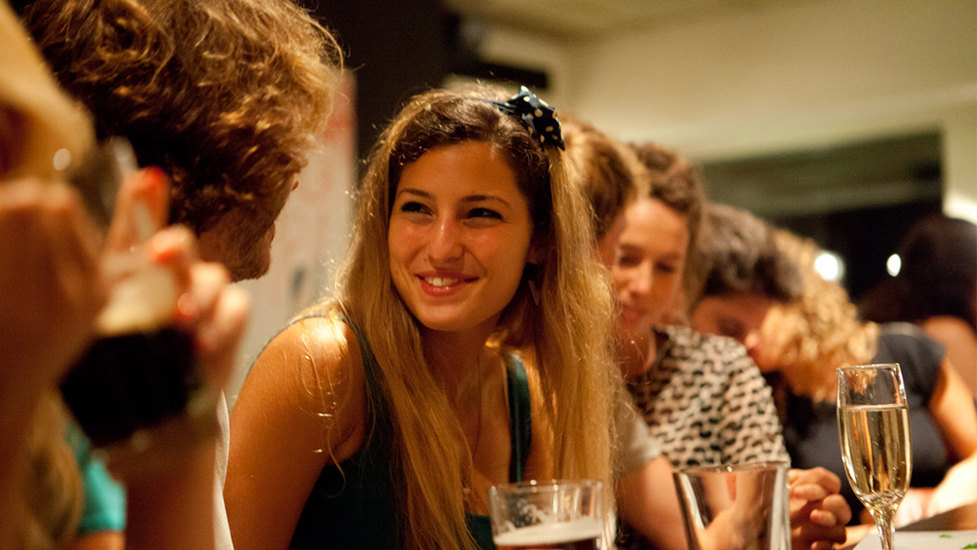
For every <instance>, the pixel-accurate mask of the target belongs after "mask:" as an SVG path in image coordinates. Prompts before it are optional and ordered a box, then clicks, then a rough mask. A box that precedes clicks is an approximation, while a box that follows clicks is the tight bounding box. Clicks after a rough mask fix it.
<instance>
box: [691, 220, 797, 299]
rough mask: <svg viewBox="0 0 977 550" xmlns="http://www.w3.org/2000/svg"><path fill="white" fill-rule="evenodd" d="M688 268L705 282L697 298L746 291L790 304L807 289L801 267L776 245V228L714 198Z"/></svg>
mask: <svg viewBox="0 0 977 550" xmlns="http://www.w3.org/2000/svg"><path fill="white" fill-rule="evenodd" d="M688 269H690V270H691V271H693V272H695V275H694V276H693V277H694V278H695V279H696V280H698V281H701V290H700V292H699V293H698V294H697V295H696V296H695V298H696V299H699V300H701V299H702V298H708V297H710V296H722V295H725V294H730V293H736V292H747V293H754V294H759V295H761V296H764V297H767V298H770V299H773V300H776V301H778V302H784V303H790V302H794V301H796V300H798V299H800V297H801V295H802V294H803V292H804V283H803V281H802V279H801V272H800V268H799V267H798V266H797V264H796V263H795V262H794V261H792V260H791V259H789V258H788V257H787V256H786V255H785V254H784V253H783V252H781V251H780V249H779V248H778V247H777V242H776V239H775V237H774V230H773V228H772V227H771V226H769V225H768V224H767V223H766V222H764V221H763V220H760V219H758V218H756V217H754V216H753V215H752V214H750V213H749V212H747V211H745V210H740V209H737V208H733V207H731V206H726V205H724V204H715V203H710V204H707V205H706V207H705V216H704V220H703V231H702V235H701V238H700V239H699V244H698V246H697V247H696V250H695V253H694V254H693V255H691V256H690V261H689V265H688Z"/></svg>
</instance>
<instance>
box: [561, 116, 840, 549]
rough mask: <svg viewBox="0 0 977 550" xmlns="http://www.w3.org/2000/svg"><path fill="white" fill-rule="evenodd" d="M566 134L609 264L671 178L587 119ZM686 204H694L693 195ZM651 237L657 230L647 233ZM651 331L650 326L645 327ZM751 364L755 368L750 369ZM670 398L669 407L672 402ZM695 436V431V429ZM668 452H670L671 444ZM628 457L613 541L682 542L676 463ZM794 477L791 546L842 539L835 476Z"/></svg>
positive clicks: (598, 248) (625, 544) (668, 545)
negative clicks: (634, 217)
mask: <svg viewBox="0 0 977 550" xmlns="http://www.w3.org/2000/svg"><path fill="white" fill-rule="evenodd" d="M565 136H566V140H567V153H568V156H569V157H570V159H571V160H572V161H573V163H574V165H575V166H574V167H575V168H576V174H577V184H578V185H579V186H580V187H581V188H582V189H583V190H584V193H585V195H586V196H587V197H588V200H589V202H590V205H591V214H592V216H591V220H592V222H593V224H592V225H593V229H594V233H595V238H596V244H595V252H596V254H597V255H598V256H599V257H600V258H601V259H602V261H604V262H605V263H606V264H607V267H609V268H613V267H614V265H613V264H614V259H615V257H616V256H617V245H618V240H619V237H620V235H621V234H622V232H627V231H628V223H627V222H628V219H627V218H626V216H625V211H626V209H627V207H628V206H629V205H631V204H633V203H634V202H635V201H636V200H638V197H645V196H647V193H648V191H649V186H648V184H649V182H651V183H652V184H653V185H657V187H658V189H659V192H662V191H665V190H666V189H669V188H670V186H667V185H665V183H668V182H669V181H670V179H669V178H667V177H663V176H662V175H660V174H658V175H657V176H654V177H649V174H648V172H647V170H646V169H645V167H644V166H643V165H642V164H641V163H640V161H639V160H638V159H637V158H636V155H635V154H634V152H633V151H632V150H630V149H629V148H627V147H625V146H623V145H622V144H619V143H618V142H616V141H615V140H614V139H613V138H611V137H609V136H607V135H606V134H604V133H603V132H600V131H599V130H597V129H596V128H594V127H593V126H592V125H590V124H587V123H585V122H581V121H576V120H574V121H572V122H571V123H570V124H568V125H566V131H565ZM683 166H684V165H683ZM662 180H664V181H662ZM691 183H692V184H694V185H695V186H693V187H691V189H692V190H693V191H695V190H696V189H697V188H698V187H696V186H697V185H698V184H697V182H696V181H693V182H691ZM663 195H664V196H667V197H670V198H671V199H672V200H674V199H675V198H676V197H677V196H680V195H682V193H679V192H676V191H674V190H673V191H670V192H665V193H664V194H663ZM645 200H647V199H644V198H642V199H641V200H639V202H638V204H642V203H643V202H644V201H645ZM689 202H691V203H692V204H699V203H698V202H696V201H694V200H691V201H689ZM690 230H691V231H692V232H693V233H694V232H695V227H690ZM650 235H659V234H658V233H650ZM659 236H663V237H668V234H667V233H662V234H661V235H659ZM649 275H651V273H650V271H648V272H646V273H645V275H644V276H649ZM648 330H649V332H650V329H648ZM690 334H691V333H690ZM697 337H698V339H699V340H700V341H701V340H705V339H703V338H701V336H697ZM712 340H716V339H712ZM722 343H723V344H724V345H725V347H727V348H734V347H735V346H733V345H732V344H731V343H730V342H728V341H723V342H722ZM685 349H688V348H685ZM703 349H706V348H703ZM632 350H633V347H631V346H628V347H627V348H625V351H632ZM705 353H706V354H708V352H705ZM740 355H742V354H740ZM753 369H754V370H755V367H753ZM706 398H707V399H711V398H710V397H706ZM725 398H726V397H725V396H719V397H718V399H719V400H720V401H721V400H723V399H725ZM660 402H661V403H668V402H669V399H667V398H662V399H661V400H660ZM717 402H718V401H717ZM646 404H648V405H653V403H652V401H647V402H646ZM672 404H673V405H674V402H672ZM687 412H689V413H694V410H693V408H689V409H688V411H687ZM734 414H735V413H734ZM735 428H736V426H734V425H731V426H730V432H728V433H729V434H730V436H731V437H732V438H733V439H734V440H735V439H736V438H737V437H739V433H738V432H737V433H733V431H732V430H733V429H735ZM654 435H656V436H660V435H661V434H654ZM619 437H620V436H619ZM692 437H698V434H696V435H695V436H692ZM636 439H640V438H636ZM657 439H659V440H664V439H667V438H663V437H658V438H657ZM619 442H622V440H619ZM655 443H657V444H658V445H656V446H660V445H661V441H656V442H655ZM623 447H624V448H623V449H619V451H618V455H617V458H618V460H619V461H623V460H622V455H627V454H629V453H630V454H636V453H634V452H630V451H629V448H631V447H638V448H640V446H636V445H633V441H631V440H627V441H623ZM696 447H698V446H697V445H696V446H692V450H693V452H695V453H700V452H701V456H702V457H704V458H706V459H708V460H711V458H710V457H709V456H708V455H707V453H706V452H705V451H704V450H703V451H699V450H697V449H696ZM671 450H672V452H673V454H674V449H671ZM625 458H626V457H625ZM629 462H631V463H632V464H631V465H632V469H631V470H627V471H625V472H623V473H624V474H626V475H623V476H622V477H620V478H619V479H618V484H617V494H616V496H617V498H618V505H619V514H620V517H621V519H622V525H625V524H626V525H627V527H625V528H624V529H623V533H622V538H621V540H619V541H618V546H619V547H621V548H642V547H645V545H648V544H650V545H652V546H653V547H654V548H659V549H668V550H679V549H683V548H685V545H686V542H685V538H684V536H683V533H682V532H681V531H680V530H676V529H672V528H669V527H668V526H671V525H675V524H676V523H681V521H682V519H681V515H680V510H679V504H678V500H677V495H676V494H675V492H674V491H673V490H672V472H673V471H674V469H673V466H672V464H671V463H670V462H669V459H667V458H666V457H665V455H658V456H657V457H646V458H645V463H644V464H643V465H641V466H640V467H638V468H637V469H633V468H634V466H635V464H633V463H634V462H635V461H634V460H630V461H629ZM791 475H792V495H791V497H792V498H791V510H792V514H791V524H792V526H793V530H792V535H793V536H792V539H793V544H794V547H795V548H799V549H800V548H830V547H831V545H832V541H836V540H840V538H843V535H844V533H843V528H841V527H840V526H841V525H843V524H844V523H845V522H847V520H848V517H849V514H850V512H849V511H848V509H847V505H846V504H845V503H844V500H843V499H840V498H839V497H837V495H834V496H830V495H832V494H835V493H837V490H838V487H839V486H840V482H839V480H838V478H837V476H834V475H833V474H831V473H829V472H827V471H826V470H823V469H812V470H808V471H792V474H791ZM661 488H665V490H661ZM826 497H827V498H826ZM638 533H640V536H639V535H638Z"/></svg>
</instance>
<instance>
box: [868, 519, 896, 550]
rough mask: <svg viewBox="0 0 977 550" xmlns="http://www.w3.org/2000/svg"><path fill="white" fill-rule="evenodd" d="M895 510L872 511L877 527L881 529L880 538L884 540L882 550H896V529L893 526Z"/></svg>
mask: <svg viewBox="0 0 977 550" xmlns="http://www.w3.org/2000/svg"><path fill="white" fill-rule="evenodd" d="M894 515H895V511H894V510H878V511H876V510H872V516H873V517H874V518H875V526H876V527H878V529H879V537H880V538H881V539H882V550H894V548H895V546H893V544H892V539H893V537H894V536H895V531H896V530H895V527H893V525H892V516H894Z"/></svg>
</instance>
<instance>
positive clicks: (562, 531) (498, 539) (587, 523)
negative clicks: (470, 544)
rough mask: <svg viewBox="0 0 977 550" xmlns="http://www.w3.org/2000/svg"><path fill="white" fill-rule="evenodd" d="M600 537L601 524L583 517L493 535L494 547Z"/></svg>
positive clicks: (556, 542) (594, 519) (593, 519)
mask: <svg viewBox="0 0 977 550" xmlns="http://www.w3.org/2000/svg"><path fill="white" fill-rule="evenodd" d="M600 536H601V523H600V521H599V520H598V519H596V518H590V517H583V518H578V519H575V520H573V521H568V522H557V523H540V524H538V525H531V526H529V527H521V528H519V529H513V530H512V531H506V532H505V533H501V534H498V535H495V536H494V537H493V539H494V540H495V545H496V546H534V545H540V544H561V543H566V542H573V541H578V540H585V539H597V538H600Z"/></svg>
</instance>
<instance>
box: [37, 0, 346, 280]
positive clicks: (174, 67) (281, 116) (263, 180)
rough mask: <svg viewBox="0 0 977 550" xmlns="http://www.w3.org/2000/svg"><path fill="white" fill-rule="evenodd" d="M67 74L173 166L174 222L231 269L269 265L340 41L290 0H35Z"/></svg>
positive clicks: (334, 72)
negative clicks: (277, 222)
mask: <svg viewBox="0 0 977 550" xmlns="http://www.w3.org/2000/svg"><path fill="white" fill-rule="evenodd" d="M21 11H22V17H23V19H24V22H25V25H26V26H27V27H28V29H29V30H30V32H31V33H32V34H33V35H34V40H35V41H36V44H37V46H38V47H39V48H40V49H41V51H42V53H43V54H44V56H45V58H46V59H47V61H48V63H49V64H50V65H51V68H52V69H53V71H54V73H55V75H56V76H57V78H58V80H59V82H60V83H61V85H62V86H63V87H64V88H65V89H66V90H67V91H68V92H69V93H71V94H72V95H74V96H75V97H76V98H78V99H79V100H80V101H81V102H82V103H83V104H85V106H86V107H88V109H89V110H90V111H91V112H92V114H93V115H94V119H95V122H96V129H97V134H98V137H99V138H106V137H109V136H124V137H126V138H128V139H129V141H130V142H131V143H132V145H133V148H134V149H135V152H136V156H137V157H138V161H139V164H140V165H143V166H150V165H154V166H158V167H160V168H162V169H163V170H164V171H165V172H166V173H167V174H168V175H169V177H170V179H171V182H172V183H171V185H172V188H171V197H170V218H171V219H170V221H171V222H173V223H182V224H184V225H186V226H188V227H190V229H192V230H193V232H194V233H196V234H197V236H198V237H199V239H200V248H201V253H202V256H203V258H204V259H205V260H209V261H218V262H221V263H223V264H224V265H225V266H226V267H227V268H228V270H229V271H230V273H231V277H232V278H233V279H234V280H235V281H240V280H244V279H252V278H257V277H260V276H262V275H263V274H265V273H266V272H267V270H268V267H269V265H270V261H271V258H270V246H271V240H272V238H273V237H274V222H275V218H276V217H277V216H278V214H279V212H281V210H282V208H283V207H284V205H285V201H286V199H287V198H288V195H289V193H290V192H291V191H292V189H293V188H294V187H295V185H296V175H297V174H298V172H299V170H300V169H301V168H302V167H303V166H304V165H305V163H306V154H307V152H308V151H309V150H310V148H311V146H312V143H313V136H314V133H315V132H316V131H317V130H318V129H320V128H321V127H322V126H323V124H324V122H325V120H326V118H327V116H328V114H329V109H330V107H331V104H332V96H333V93H334V90H335V89H336V85H337V82H338V79H339V67H340V65H341V53H340V50H339V48H338V46H337V45H336V42H335V40H334V39H333V37H332V36H331V35H330V34H329V33H328V32H327V31H326V30H325V29H324V28H323V27H322V26H321V25H319V24H318V23H317V22H315V21H314V20H313V19H312V18H311V17H310V16H309V15H308V14H307V13H306V12H305V11H304V10H302V9H301V8H299V7H298V6H296V5H294V4H293V3H292V2H290V1H287V0H284V1H283V0H249V1H242V0H67V1H64V0H34V1H30V2H27V3H26V6H22V7H21Z"/></svg>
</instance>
